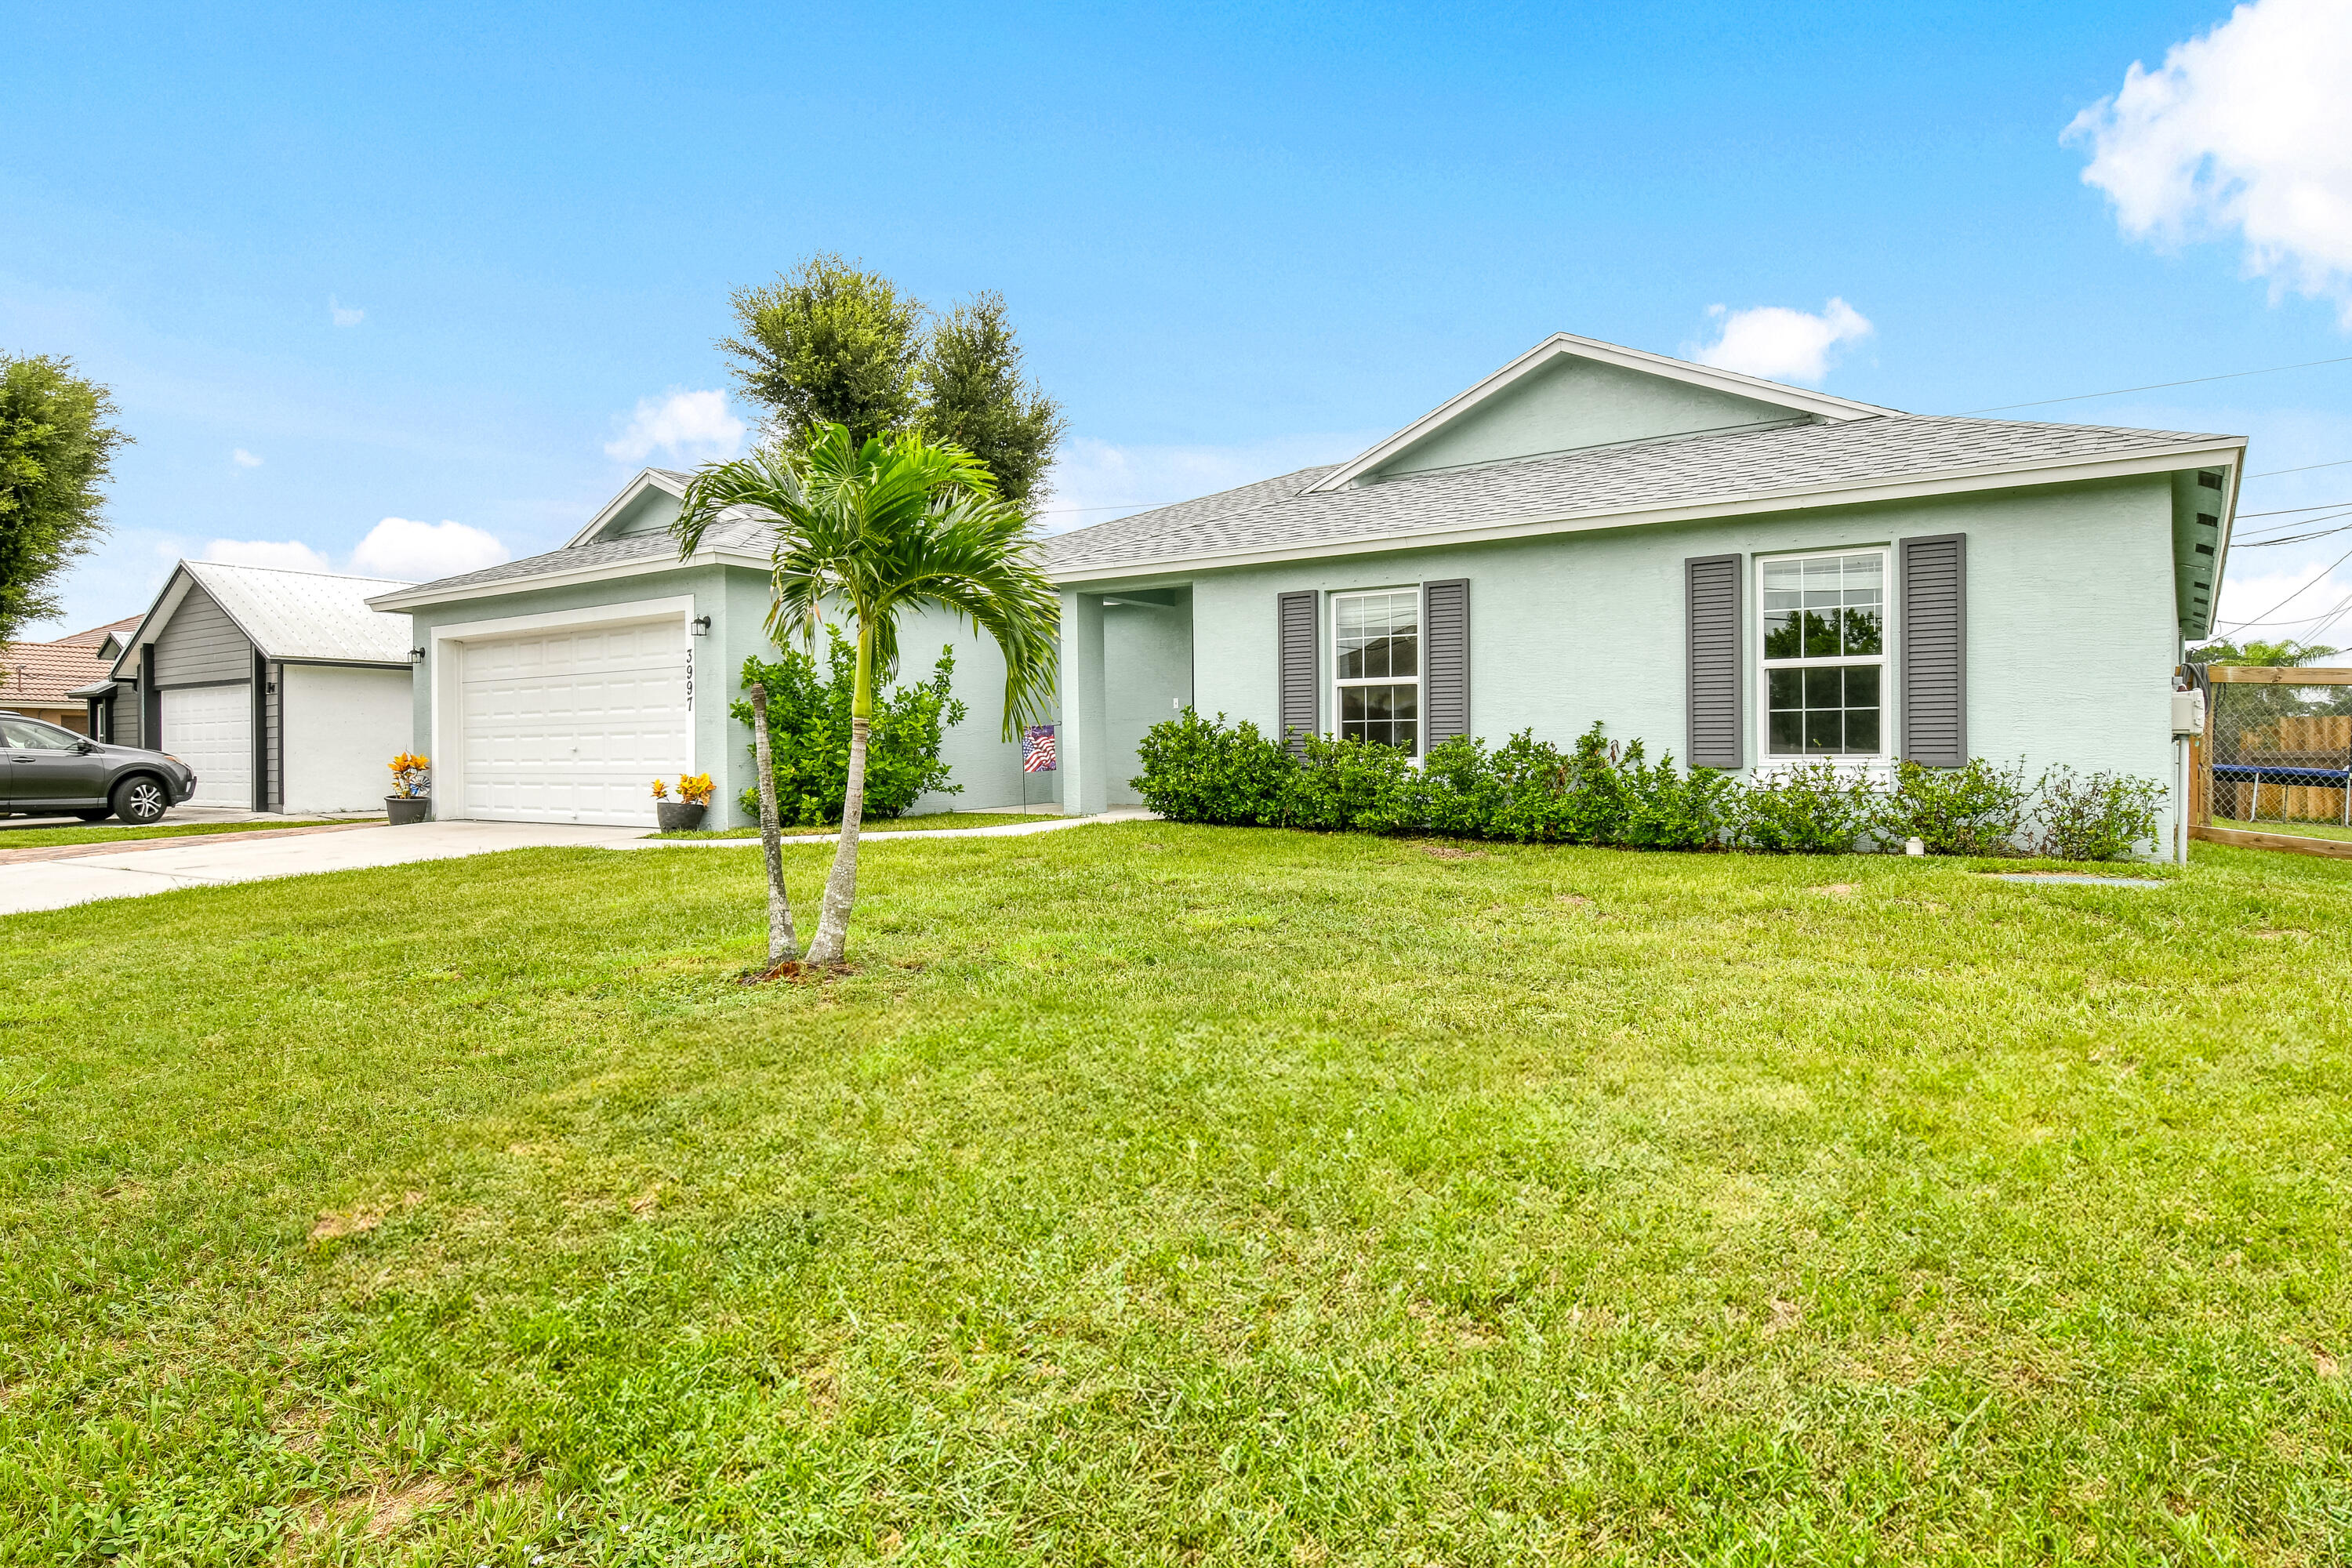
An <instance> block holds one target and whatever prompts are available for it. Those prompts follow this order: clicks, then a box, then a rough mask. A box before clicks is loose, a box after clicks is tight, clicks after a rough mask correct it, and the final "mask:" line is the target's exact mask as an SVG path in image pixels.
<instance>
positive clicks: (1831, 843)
mask: <svg viewBox="0 0 2352 1568" xmlns="http://www.w3.org/2000/svg"><path fill="white" fill-rule="evenodd" d="M1877 793H1878V792H1877V791H1876V790H1874V788H1873V787H1872V786H1871V783H1870V781H1869V779H1867V778H1866V777H1864V775H1862V774H1861V773H1840V772H1839V771H1838V768H1837V766H1836V764H1835V763H1831V762H1829V761H1827V760H1823V761H1821V762H1813V763H1800V764H1798V765H1797V766H1794V767H1791V768H1790V769H1788V770H1787V771H1786V772H1784V773H1778V774H1775V775H1773V776H1772V777H1769V778H1767V779H1765V780H1764V781H1762V782H1760V783H1754V784H1749V785H1748V788H1747V790H1746V791H1745V792H1743V794H1742V795H1741V797H1740V801H1739V814H1738V831H1739V837H1740V838H1741V840H1742V841H1743V842H1745V843H1746V844H1748V846H1749V847H1753V848H1757V849H1761V850H1763V851H1765V852H1766V853H1768V854H1775V855H1843V854H1847V853H1849V852H1850V851H1852V849H1853V847H1854V846H1855V844H1857V843H1858V842H1860V840H1861V839H1862V837H1863V835H1864V834H1865V833H1867V832H1869V831H1870V827H1871V824H1872V823H1873V822H1874V820H1876V818H1877V816H1878V800H1877Z"/></svg>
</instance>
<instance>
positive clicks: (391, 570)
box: [352, 517, 512, 583]
mask: <svg viewBox="0 0 2352 1568" xmlns="http://www.w3.org/2000/svg"><path fill="white" fill-rule="evenodd" d="M511 553H512V552H510V551H509V550H508V549H507V547H506V546H505V545H503V544H501V543H499V541H498V540H497V538H496V537H494V536H493V535H490V534H488V533H485V532H483V531H481V530H480V529H478V528H468V527H467V525H466V524H464V523H462V522H451V521H447V520H446V519H444V520H443V521H439V522H414V521H410V520H409V519H407V518H404V517H387V518H385V519H384V520H383V521H382V522H379V523H377V524H376V525H375V526H374V527H373V528H371V529H369V530H368V533H367V537H366V538H365V539H362V540H361V541H360V542H359V548H358V549H356V550H354V551H352V571H354V572H356V573H358V574H361V575H362V576H368V577H397V578H400V579H402V580H403V581H405V582H411V583H422V582H425V581H427V580H428V579H431V578H434V577H448V576H454V575H455V574H457V573H459V572H476V571H479V570H480V569H481V568H483V567H485V566H495V565H497V564H498V563H499V562H501V561H504V560H506V559H508V557H509V555H510V554H511Z"/></svg>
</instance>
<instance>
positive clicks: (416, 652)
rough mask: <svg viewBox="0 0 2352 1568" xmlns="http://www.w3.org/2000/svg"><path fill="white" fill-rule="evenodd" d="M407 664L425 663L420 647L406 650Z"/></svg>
mask: <svg viewBox="0 0 2352 1568" xmlns="http://www.w3.org/2000/svg"><path fill="white" fill-rule="evenodd" d="M408 662H409V663H411V664H423V663H424V662H425V650H424V649H423V648H421V647H413V648H410V649H409V650H408Z"/></svg>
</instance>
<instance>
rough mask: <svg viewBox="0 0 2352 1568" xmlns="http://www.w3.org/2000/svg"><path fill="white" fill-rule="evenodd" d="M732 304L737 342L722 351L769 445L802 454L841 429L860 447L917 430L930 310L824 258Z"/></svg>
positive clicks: (880, 280)
mask: <svg viewBox="0 0 2352 1568" xmlns="http://www.w3.org/2000/svg"><path fill="white" fill-rule="evenodd" d="M732 303H733V305H734V308H735V324H736V330H737V332H738V334H739V335H738V336H735V337H731V338H723V339H721V340H720V341H719V347H720V348H722V349H724V350H726V351H727V353H730V354H731V355H733V356H734V359H735V384H737V385H738V386H740V387H741V388H742V390H743V395H744V396H745V397H747V398H749V399H750V400H751V402H752V403H754V404H756V405H759V407H760V408H761V410H762V411H763V412H764V413H765V414H766V416H767V419H768V426H769V435H770V437H771V438H772V439H773V438H781V439H782V441H783V442H784V443H785V444H787V445H789V446H793V447H806V446H807V445H808V444H809V443H810V442H811V441H812V440H813V439H814V437H815V436H816V434H817V433H818V432H819V431H821V430H823V429H824V426H828V425H840V426H845V427H846V428H847V429H848V431H849V434H850V437H851V438H852V439H853V440H857V441H864V440H866V438H868V437H874V436H891V435H896V434H898V432H899V431H901V430H904V429H906V428H908V426H910V425H912V424H913V423H914V421H915V419H916V416H917V413H918V404H917V401H916V397H915V382H916V377H917V374H918V370H919V363H920V361H921V359H922V354H923V348H924V337H923V319H924V315H925V311H924V310H923V305H922V302H921V301H920V300H916V299H914V298H912V297H910V296H908V295H906V294H902V293H900V292H899V291H898V285H896V284H894V283H892V282H891V281H890V280H889V279H887V278H885V277H883V276H882V275H881V274H880V273H878V272H868V271H866V270H865V269H863V268H859V267H857V266H856V265H855V264H853V263H851V262H847V261H844V260H843V259H842V258H840V257H839V256H837V255H835V254H833V253H831V252H819V253H818V254H817V255H814V256H812V257H810V258H808V259H807V260H806V261H803V262H802V263H801V265H800V267H799V268H798V269H797V270H795V271H793V272H788V273H784V274H782V275H780V276H779V277H778V278H777V279H776V280H775V281H774V282H773V283H766V284H760V285H756V286H753V287H751V288H744V289H736V290H735V293H734V296H733V299H732Z"/></svg>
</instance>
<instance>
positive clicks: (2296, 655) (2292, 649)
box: [2189, 637, 2344, 668]
mask: <svg viewBox="0 0 2352 1568" xmlns="http://www.w3.org/2000/svg"><path fill="white" fill-rule="evenodd" d="M2343 651H2344V650H2343V649H2342V648H2340V647H2321V646H2320V645H2318V644H2316V643H2299V642H2296V641H2295V640H2294V638H2293V637H2289V638H2287V639H2285V640H2284V641H2282V642H2245V643H2234V642H2231V640H2230V639H2229V638H2228V637H2215V638H2214V639H2213V640H2212V641H2211V642H2209V643H2204V644H2201V645H2200V646H2199V647H2192V648H2190V649H2189V663H2191V664H2259V665H2268V666H2271V667H2273V668H2295V667H2298V666H2301V665H2306V664H2316V663H2318V662H2319V661H2320V660H2321V659H2323V658H2334V657H2335V656H2336V655H2337V654H2339V653H2342V652H2343Z"/></svg>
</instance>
